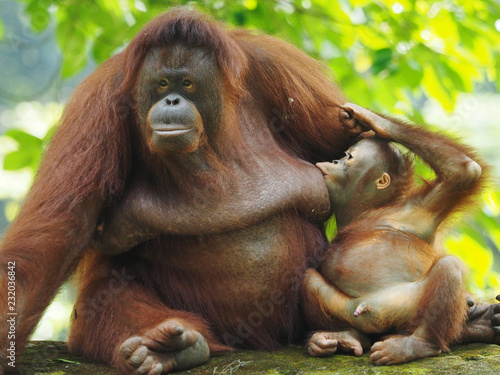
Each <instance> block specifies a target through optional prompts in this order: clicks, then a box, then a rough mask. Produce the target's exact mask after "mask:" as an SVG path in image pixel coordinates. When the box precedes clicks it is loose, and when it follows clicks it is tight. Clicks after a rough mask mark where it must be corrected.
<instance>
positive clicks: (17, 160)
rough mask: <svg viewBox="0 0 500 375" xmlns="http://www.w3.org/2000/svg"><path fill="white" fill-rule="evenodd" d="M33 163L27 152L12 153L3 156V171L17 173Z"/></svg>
mask: <svg viewBox="0 0 500 375" xmlns="http://www.w3.org/2000/svg"><path fill="white" fill-rule="evenodd" d="M32 162H33V159H32V155H31V153H29V152H24V151H13V152H11V153H10V154H7V155H5V158H4V161H3V169H5V170H6V171H17V170H19V169H22V168H26V167H29V166H31V164H32Z"/></svg>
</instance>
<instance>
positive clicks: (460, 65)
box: [0, 0, 500, 338]
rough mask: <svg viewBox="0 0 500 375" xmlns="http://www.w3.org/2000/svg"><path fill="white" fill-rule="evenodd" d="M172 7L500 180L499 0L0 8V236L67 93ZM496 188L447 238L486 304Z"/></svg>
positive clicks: (499, 200) (222, 0) (210, 1)
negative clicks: (465, 153) (326, 81)
mask: <svg viewBox="0 0 500 375" xmlns="http://www.w3.org/2000/svg"><path fill="white" fill-rule="evenodd" d="M178 5H186V6H189V7H193V8H197V9H200V10H202V11H203V12H206V13H208V14H210V15H212V16H213V17H214V18H215V19H218V20H221V21H223V22H225V23H226V24H228V25H229V27H245V28H248V29H252V30H255V32H264V33H267V34H271V35H275V36H278V37H280V38H283V39H285V40H287V41H288V42H290V43H292V44H294V45H296V46H298V47H299V48H301V49H303V50H304V51H306V52H307V53H308V54H310V55H311V56H313V57H315V58H317V59H319V60H321V61H323V62H324V63H325V64H326V65H328V66H329V67H330V68H331V69H332V71H333V74H334V79H336V80H337V81H338V83H339V84H340V86H341V87H342V88H343V90H344V91H345V93H346V94H347V96H348V97H349V98H350V100H351V101H353V102H355V103H358V104H360V105H362V106H365V107H369V108H371V109H373V110H376V111H379V112H384V113H390V114H392V115H397V116H401V117H403V118H405V119H408V120H410V121H414V122H418V123H424V122H426V123H429V126H433V127H436V128H440V129H442V130H444V131H447V132H450V133H452V134H455V135H459V136H461V137H462V138H463V139H465V140H467V142H469V143H471V144H473V145H474V146H475V147H477V148H478V149H479V151H480V154H481V155H482V156H483V157H484V159H486V160H487V161H488V162H489V163H490V164H492V165H493V167H494V170H495V173H494V175H495V176H497V177H498V176H499V175H500V151H499V150H498V145H499V139H500V125H499V124H498V119H499V118H500V95H499V93H498V92H499V89H500V48H499V46H500V2H499V0H475V1H454V0H443V1H426V0H416V1H410V0H397V1H393V0H378V1H366V0H339V1H335V0H235V1H229V0H204V1H167V0H96V1H85V0H18V1H17V2H16V1H15V0H0V18H1V21H2V22H0V38H1V39H0V66H1V71H0V134H2V133H3V136H1V137H0V165H2V166H3V171H0V229H2V227H5V226H6V225H7V222H8V221H10V220H12V218H13V217H14V216H15V213H16V212H17V209H18V207H19V204H20V203H21V202H22V197H23V195H24V194H25V192H26V190H27V188H28V186H29V183H30V181H31V178H32V176H33V173H34V172H35V171H36V169H37V166H38V163H39V161H40V155H41V153H42V151H43V149H44V147H45V145H46V144H47V142H48V141H49V140H50V138H51V136H52V134H53V131H54V129H55V127H56V124H57V120H58V117H59V116H60V113H61V110H62V108H63V104H64V102H65V100H66V99H67V96H68V95H69V93H70V91H71V90H72V89H73V88H74V86H75V85H76V84H77V83H78V82H80V81H81V80H82V79H83V78H84V77H85V76H86V75H88V74H89V73H90V72H91V71H92V70H93V69H94V68H95V66H96V65H97V64H99V63H101V62H102V61H104V60H106V59H107V58H108V57H110V56H112V55H113V54H116V53H118V52H119V51H120V50H121V49H123V47H124V46H125V45H126V44H127V42H128V41H130V39H131V38H132V37H133V36H134V35H135V34H136V33H137V32H138V30H139V29H140V28H141V27H142V26H143V25H144V24H145V23H146V22H147V21H148V20H150V19H151V18H153V17H154V16H155V15H158V14H160V13H162V12H164V11H165V10H166V9H167V8H168V7H171V6H178ZM269 84H273V83H272V82H270V83H269ZM419 170H420V171H421V173H422V174H423V175H427V174H428V173H429V171H428V170H427V169H426V168H425V166H423V165H421V166H420V168H419ZM499 186H500V185H499V183H498V179H496V180H494V181H493V183H492V187H491V189H490V190H489V191H488V192H487V193H485V194H484V195H483V196H482V201H481V207H480V209H479V210H477V211H476V212H474V213H471V214H470V215H467V217H466V218H465V219H464V220H462V221H461V222H460V225H457V226H455V227H454V229H453V230H452V231H451V232H450V233H449V234H448V236H447V237H446V240H445V242H446V245H447V247H448V249H449V251H450V252H452V253H455V254H457V255H458V256H460V257H461V258H462V259H464V261H465V262H466V263H467V264H468V265H469V267H470V269H471V276H470V278H469V281H468V283H469V288H470V289H471V290H472V291H474V292H475V293H476V294H479V295H487V296H489V297H491V296H492V295H494V292H495V291H497V292H498V291H500V250H499V248H500V188H499ZM2 220H3V222H2ZM329 230H330V231H331V229H329ZM330 234H331V233H330ZM70 292H71V290H68V289H65V291H64V293H65V295H64V296H63V297H61V298H59V299H58V300H57V301H56V302H55V304H53V305H52V306H51V308H49V310H48V312H47V314H46V317H45V318H44V321H43V322H42V325H41V326H40V329H39V333H38V334H39V337H59V338H61V337H62V338H64V331H65V327H66V322H67V317H66V315H65V314H66V313H67V311H68V310H69V309H70V306H71V301H70V300H71V298H70V297H68V295H70V294H71V293H70ZM44 324H45V325H47V324H49V325H51V329H52V331H51V330H50V329H49V330H47V328H44ZM40 332H41V333H40ZM58 332H59V333H58ZM61 332H62V333H61ZM51 335H52V336H51Z"/></svg>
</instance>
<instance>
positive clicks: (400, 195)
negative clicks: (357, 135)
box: [303, 104, 494, 365]
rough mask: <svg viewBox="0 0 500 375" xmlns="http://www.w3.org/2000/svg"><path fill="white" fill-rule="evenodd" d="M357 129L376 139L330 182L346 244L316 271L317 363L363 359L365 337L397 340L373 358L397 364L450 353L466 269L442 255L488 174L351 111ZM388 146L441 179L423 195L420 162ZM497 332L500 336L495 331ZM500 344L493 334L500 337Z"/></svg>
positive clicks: (334, 171) (379, 347)
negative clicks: (442, 239) (458, 215)
mask: <svg viewBox="0 0 500 375" xmlns="http://www.w3.org/2000/svg"><path fill="white" fill-rule="evenodd" d="M344 109H345V111H346V114H348V115H349V116H350V117H351V118H350V120H351V124H353V125H352V126H353V127H361V128H360V129H359V130H361V131H366V130H372V131H374V132H375V134H376V137H372V138H365V139H363V140H361V141H359V142H358V143H356V144H355V145H354V146H352V147H351V148H350V149H349V150H348V151H347V152H346V155H345V157H344V158H342V159H340V160H335V161H333V162H332V163H318V164H317V166H318V168H319V169H320V170H321V171H322V172H323V173H324V175H325V181H326V184H327V187H328V189H329V193H330V200H331V204H332V209H333V212H334V213H335V215H336V218H337V226H338V235H337V237H336V238H335V239H334V241H333V242H332V244H331V246H330V248H329V250H328V251H327V253H326V254H325V257H324V258H323V261H322V264H321V266H320V269H319V273H318V272H317V271H315V270H313V269H308V270H307V272H306V277H305V280H304V284H303V288H304V293H303V295H304V305H305V306H308V307H307V308H305V309H304V310H305V313H306V315H307V318H308V321H309V323H310V324H311V325H312V328H315V329H323V330H328V332H317V333H315V334H314V335H313V336H312V337H311V339H310V340H309V343H308V350H309V353H310V354H312V355H315V356H325V355H331V354H333V353H334V352H335V351H336V350H337V348H340V349H343V350H348V351H354V354H356V355H361V354H362V353H363V348H368V347H369V346H370V340H369V339H368V337H367V336H366V334H372V333H388V332H394V333H396V334H394V335H392V336H389V337H386V338H385V339H383V341H379V342H376V343H375V344H374V345H373V347H372V349H371V359H372V361H373V362H374V363H375V364H377V365H391V364H396V363H403V362H408V361H411V360H414V359H417V358H423V357H428V356H436V355H438V354H440V353H441V351H448V350H449V349H448V345H450V343H452V342H454V341H456V340H458V339H459V338H462V337H461V335H463V327H464V326H465V321H466V318H467V311H468V306H467V298H466V292H465V286H464V271H465V268H464V266H463V265H462V263H461V262H460V261H459V260H458V259H456V258H455V257H453V256H450V255H446V254H444V252H443V251H442V250H440V249H438V248H437V247H436V246H435V244H434V241H435V239H436V232H437V230H438V229H439V227H440V224H441V223H442V222H443V220H444V219H446V217H447V216H448V215H449V214H450V213H452V212H453V211H454V210H455V209H456V208H457V207H458V206H460V205H463V204H464V203H466V201H467V199H468V198H470V197H471V196H472V195H474V193H475V192H477V191H478V190H479V189H480V187H481V182H482V180H483V178H481V175H482V169H483V168H482V167H481V166H480V165H479V163H478V162H476V161H474V160H473V159H472V158H471V156H472V155H473V153H472V152H471V150H469V149H468V148H466V147H464V146H462V145H459V144H457V143H455V142H454V141H453V140H451V139H449V138H448V137H445V136H442V135H440V134H435V133H432V132H429V131H426V130H424V129H421V128H417V127H414V126H411V125H407V124H404V123H401V122H399V121H397V120H391V119H387V118H383V117H381V116H379V115H377V114H375V113H373V112H371V111H369V110H367V109H364V108H362V107H359V106H357V105H354V104H346V105H345V106H344ZM389 141H394V142H397V143H400V144H402V145H404V146H406V147H407V148H408V149H410V151H412V152H414V153H415V154H417V155H419V156H420V157H421V158H422V159H423V160H424V161H425V162H427V163H428V164H429V166H430V167H431V168H432V169H433V170H434V171H435V173H436V178H435V179H434V180H433V181H431V182H426V183H424V184H423V185H422V186H417V185H416V184H414V182H413V178H414V172H413V168H412V162H411V160H410V159H409V158H408V156H406V155H403V154H402V153H401V152H400V151H399V150H398V149H397V148H395V147H394V146H393V145H392V144H390V143H389ZM491 330H492V332H493V329H491ZM493 336H494V335H493Z"/></svg>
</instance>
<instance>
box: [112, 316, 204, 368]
mask: <svg viewBox="0 0 500 375" xmlns="http://www.w3.org/2000/svg"><path fill="white" fill-rule="evenodd" d="M117 357H118V358H117V360H116V365H117V367H118V368H119V369H120V370H121V371H122V373H123V374H126V375H160V374H166V373H169V372H172V371H176V370H185V369H189V368H192V367H195V366H199V365H201V364H203V363H205V362H206V361H208V358H209V357H210V349H209V348H208V344H207V341H206V340H205V338H204V337H203V336H202V335H201V334H200V333H199V332H197V331H194V330H185V329H184V327H183V326H182V325H181V324H179V323H178V322H176V321H173V320H169V321H166V322H163V323H162V324H159V325H158V326H157V327H155V328H153V329H150V330H149V331H147V332H145V333H144V334H143V335H142V336H134V337H131V338H129V339H127V340H125V341H124V342H123V344H122V345H121V346H120V349H119V351H118V356H117Z"/></svg>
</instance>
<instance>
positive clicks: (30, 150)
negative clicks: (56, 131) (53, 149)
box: [3, 129, 43, 171]
mask: <svg viewBox="0 0 500 375" xmlns="http://www.w3.org/2000/svg"><path fill="white" fill-rule="evenodd" d="M5 136H7V137H9V138H12V139H13V140H14V141H16V142H17V143H18V145H19V146H18V149H17V150H16V151H13V152H11V153H9V154H7V155H5V159H4V164H3V168H4V169H5V170H9V171H15V170H19V169H22V168H26V167H30V168H32V169H36V168H37V167H38V163H39V161H40V155H41V153H42V144H43V142H42V140H41V139H40V138H37V137H35V136H33V135H31V134H28V133H26V132H24V131H22V130H19V129H11V130H9V131H7V132H6V133H5Z"/></svg>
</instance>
